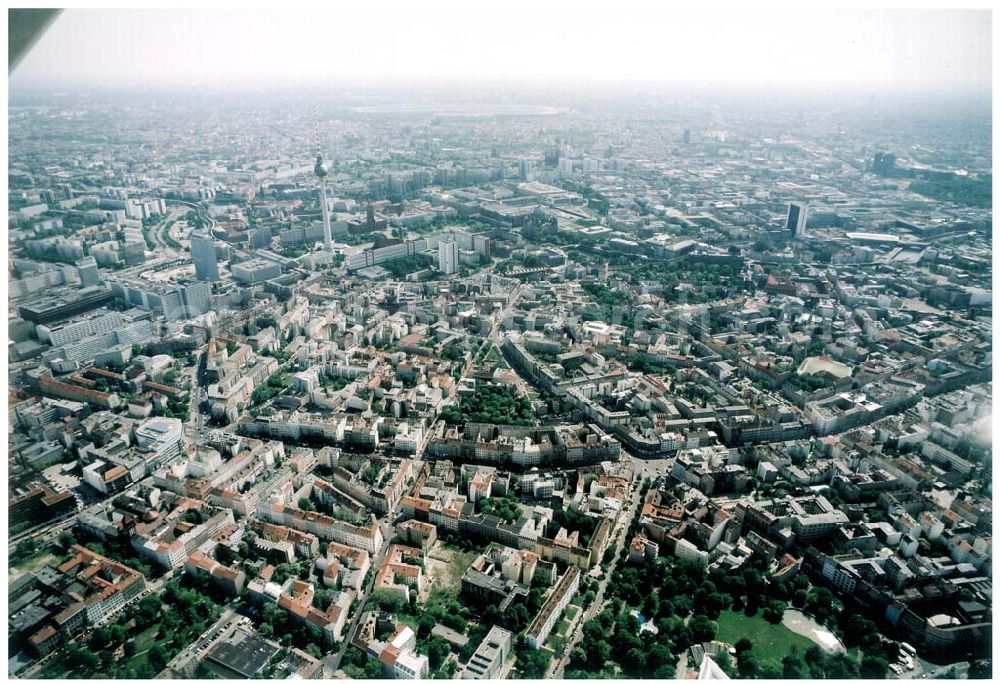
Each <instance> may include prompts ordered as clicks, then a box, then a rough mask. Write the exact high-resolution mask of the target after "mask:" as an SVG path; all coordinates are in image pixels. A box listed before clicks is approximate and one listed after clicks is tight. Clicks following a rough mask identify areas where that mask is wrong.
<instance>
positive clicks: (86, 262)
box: [76, 256, 101, 287]
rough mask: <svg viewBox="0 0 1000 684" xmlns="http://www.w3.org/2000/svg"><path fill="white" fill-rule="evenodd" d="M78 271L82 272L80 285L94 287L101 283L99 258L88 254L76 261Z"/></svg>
mask: <svg viewBox="0 0 1000 684" xmlns="http://www.w3.org/2000/svg"><path fill="white" fill-rule="evenodd" d="M76 270H77V273H79V274H80V287H93V286H94V285H100V284H101V272H100V270H99V269H98V268H97V259H95V258H94V257H92V256H86V257H83V258H82V259H80V260H79V261H77V262H76Z"/></svg>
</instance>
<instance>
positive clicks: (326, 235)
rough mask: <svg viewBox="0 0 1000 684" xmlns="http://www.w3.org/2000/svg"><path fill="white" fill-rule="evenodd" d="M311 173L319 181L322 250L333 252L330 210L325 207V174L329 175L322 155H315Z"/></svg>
mask: <svg viewBox="0 0 1000 684" xmlns="http://www.w3.org/2000/svg"><path fill="white" fill-rule="evenodd" d="M313 173H315V174H316V177H317V178H318V179H319V208H320V211H321V212H322V213H323V249H325V250H326V251H327V252H332V251H333V236H332V235H331V233H330V208H329V207H327V206H326V174H327V173H329V172H328V171H327V169H326V166H325V165H324V164H323V155H322V154H317V155H316V166H314V167H313Z"/></svg>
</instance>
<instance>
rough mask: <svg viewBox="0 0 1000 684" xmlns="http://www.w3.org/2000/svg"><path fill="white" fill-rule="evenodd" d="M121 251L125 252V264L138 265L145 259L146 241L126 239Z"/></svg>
mask: <svg viewBox="0 0 1000 684" xmlns="http://www.w3.org/2000/svg"><path fill="white" fill-rule="evenodd" d="M122 251H124V252H125V265H126V266H138V265H139V264H142V263H145V261H146V243H145V242H144V241H141V240H140V241H138V242H136V241H129V240H126V241H125V244H124V245H122Z"/></svg>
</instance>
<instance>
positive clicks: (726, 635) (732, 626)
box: [715, 610, 814, 670]
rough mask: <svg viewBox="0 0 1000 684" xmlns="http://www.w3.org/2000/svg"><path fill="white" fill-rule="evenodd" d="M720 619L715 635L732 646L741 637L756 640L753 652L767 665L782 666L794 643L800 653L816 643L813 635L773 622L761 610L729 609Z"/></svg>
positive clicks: (758, 659) (763, 664) (760, 661)
mask: <svg viewBox="0 0 1000 684" xmlns="http://www.w3.org/2000/svg"><path fill="white" fill-rule="evenodd" d="M718 623H719V630H718V632H716V635H715V638H716V639H718V640H719V641H724V642H726V643H727V644H729V645H730V646H735V645H736V642H737V641H739V640H740V639H741V638H744V637H745V638H747V639H749V640H750V641H752V642H753V652H754V654H755V655H756V656H757V661H758V662H759V663H760V664H761V665H762V666H765V667H768V666H769V667H775V668H778V669H779V670H780V669H781V667H782V666H781V659H782V658H784V657H785V656H786V655H788V653H789V651H790V650H791V647H792V646H795V647H796V648H797V649H798V651H799V655H802V654H803V653H805V652H806V649H807V648H809V647H810V646H813V645H814V644H813V642H812V641H811V640H810V639H808V638H806V637H804V636H802V635H801V634H796V633H795V632H793V631H792V630H790V629H788V628H787V627H785V626H784V625H782V624H777V625H772V624H771V623H770V622H768V621H767V620H765V619H764V618H763V617H762V616H761V614H760V613H757V614H756V615H754V616H753V617H747V616H746V615H745V614H743V613H742V612H740V613H736V612H733V611H731V610H726V611H723V612H722V614H721V615H720V616H719V620H718Z"/></svg>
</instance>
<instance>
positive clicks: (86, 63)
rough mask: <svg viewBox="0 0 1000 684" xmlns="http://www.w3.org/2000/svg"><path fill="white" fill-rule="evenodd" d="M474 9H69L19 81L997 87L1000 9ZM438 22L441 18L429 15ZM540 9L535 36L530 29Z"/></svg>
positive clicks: (948, 89)
mask: <svg viewBox="0 0 1000 684" xmlns="http://www.w3.org/2000/svg"><path fill="white" fill-rule="evenodd" d="M459 7H460V5H454V4H451V3H447V2H445V3H438V4H437V5H435V4H432V5H431V6H429V7H428V8H426V9H425V8H424V7H423V6H422V5H418V4H409V3H408V4H395V3H391V4H388V5H386V4H384V3H383V4H381V5H380V4H378V3H376V4H374V5H368V4H366V5H365V6H364V7H360V6H338V7H337V8H336V9H335V10H334V9H319V8H296V9H293V10H288V11H277V10H265V9H258V10H254V9H250V10H241V11H234V10H225V9H209V10H202V11H199V12H197V13H191V12H185V11H182V10H75V9H69V10H66V11H64V12H63V13H62V15H61V16H59V17H58V18H57V19H56V20H55V21H54V22H53V24H52V26H51V27H50V28H49V30H48V31H47V32H46V34H45V35H44V36H43V37H42V38H41V39H40V40H39V41H38V43H37V44H36V45H35V46H34V48H33V49H32V51H31V52H30V53H29V54H28V55H27V57H25V59H24V61H23V62H22V63H21V64H20V66H19V67H18V69H17V70H16V71H15V73H14V75H13V77H12V78H13V81H12V82H13V83H15V84H16V83H18V82H22V81H23V82H25V83H27V82H32V81H36V82H37V81H63V82H74V81H75V82H87V83H104V84H110V83H121V84H124V85H135V84H140V83H145V84H171V85H176V84H184V83H188V84H226V83H243V84H254V83H256V84H259V85H268V84H285V85H289V84H298V85H308V84H322V83H331V82H332V83H340V82H355V83H357V82H360V83H365V82H373V81H382V80H397V81H398V80H418V81H428V82H450V83H454V84H458V85H461V84H462V83H463V82H466V83H468V82H470V81H478V80H483V81H487V82H489V81H510V82H520V83H526V84H531V83H545V82H566V83H581V84H586V83H597V84H601V83H608V82H617V83H622V84H643V83H649V84H657V85H674V86H690V85H696V86H719V87H722V86H734V85H744V86H745V85H748V84H752V85H759V86H765V87H771V88H785V89H787V88H796V87H800V88H806V89H810V88H816V87H817V86H832V87H838V88H847V87H852V88H869V89H884V90H889V91H893V92H896V91H903V92H926V91H937V92H978V93H983V92H986V91H988V89H989V85H990V79H991V75H992V64H991V59H990V45H991V33H992V13H991V11H989V10H987V9H978V10H934V9H871V10H863V9H857V8H844V9H834V8H819V9H815V8H813V9H805V8H797V7H781V6H772V7H768V6H764V7H752V8H749V7H747V8H741V7H734V6H726V5H723V6H720V7H714V8H713V7H709V8H704V9H697V8H693V7H680V8H673V7H660V6H650V5H645V4H636V3H630V2H626V3H624V4H623V5H620V6H619V7H618V11H616V12H615V13H614V14H613V15H608V14H607V12H606V11H605V12H603V13H601V12H599V11H598V10H595V9H594V7H593V6H588V5H584V6H583V7H582V8H581V9H580V11H577V12H572V11H567V9H568V7H567V6H564V5H560V4H559V3H554V4H552V5H549V4H542V5H541V6H539V7H534V6H530V5H527V4H525V3H517V2H516V3H513V4H510V3H506V4H505V5H503V6H499V5H498V6H495V7H493V8H487V9H480V10H478V11H476V12H471V13H458V12H457V11H456V10H457V9H458V8H459ZM430 9H436V10H438V11H437V12H436V13H435V14H433V15H428V14H425V12H426V11H427V10H430ZM529 9H530V11H531V16H532V17H533V21H531V22H524V21H522V17H523V13H524V12H526V11H528V10H529ZM430 16H433V17H434V19H433V20H428V21H424V22H421V19H422V18H424V19H427V18H429V17H430ZM557 25H558V26H559V27H560V28H559V30H550V28H549V27H554V26H557ZM334 26H335V27H337V28H336V29H332V28H330V27H334ZM152 27H155V31H151V30H150V29H151V28H152ZM181 47H183V49H181Z"/></svg>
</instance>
